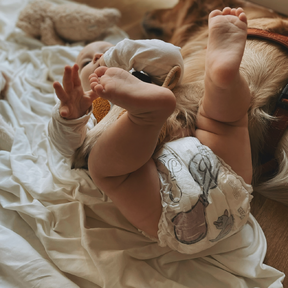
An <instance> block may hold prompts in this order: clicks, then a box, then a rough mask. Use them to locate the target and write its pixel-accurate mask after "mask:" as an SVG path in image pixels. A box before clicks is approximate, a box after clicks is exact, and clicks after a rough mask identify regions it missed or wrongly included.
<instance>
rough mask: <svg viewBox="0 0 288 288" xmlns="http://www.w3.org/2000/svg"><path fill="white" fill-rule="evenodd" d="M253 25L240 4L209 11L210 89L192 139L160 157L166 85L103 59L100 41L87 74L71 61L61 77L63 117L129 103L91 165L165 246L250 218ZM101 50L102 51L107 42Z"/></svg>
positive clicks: (167, 109) (190, 248)
mask: <svg viewBox="0 0 288 288" xmlns="http://www.w3.org/2000/svg"><path fill="white" fill-rule="evenodd" d="M246 30H247V19H246V15H245V14H244V12H243V10H242V9H241V8H238V9H231V8H228V7H227V8H225V9H223V11H219V10H215V11H213V12H211V13H210V15H209V39H208V46H207V56H206V74H205V80H204V84H205V94H204V98H203V99H202V102H201V105H200V107H199V112H198V115H197V122H196V128H197V129H196V132H195V135H193V136H195V137H185V138H182V139H179V140H176V141H174V142H171V143H167V144H166V145H165V146H164V148H163V149H162V150H161V151H158V152H157V153H156V154H155V147H156V144H157V140H158V136H159V133H160V130H161V128H162V126H163V124H164V123H165V121H166V119H167V118H168V117H169V115H170V114H171V113H172V112H173V111H174V109H175V105H176V99H175V96H174V94H173V93H172V92H171V91H170V90H169V89H167V88H164V87H161V86H157V85H153V84H149V83H144V82H142V81H140V80H139V79H137V78H135V77H134V76H132V75H131V74H130V73H128V72H127V71H125V70H123V69H120V68H113V67H112V68H108V67H105V66H102V65H104V64H105V57H104V58H103V57H102V55H101V54H102V53H100V54H99V55H98V56H97V55H95V56H93V55H94V54H95V53H93V50H94V48H93V46H91V58H92V59H93V62H92V63H93V64H94V65H95V66H96V67H91V70H89V69H90V68H89V69H88V68H85V67H86V66H84V65H85V59H84V60H81V61H80V60H79V59H82V57H81V53H80V55H79V56H78V58H77V63H78V60H79V64H78V65H79V66H80V69H82V70H81V72H80V78H79V76H78V65H74V66H73V67H72V68H70V67H66V68H65V73H64V78H63V86H64V89H63V88H62V87H61V85H60V83H55V84H54V88H55V90H56V94H57V96H58V98H59V99H60V100H61V106H60V110H59V111H60V114H61V116H62V117H64V118H67V119H76V118H78V117H83V115H85V114H86V112H87V110H89V109H90V106H91V103H92V101H93V100H94V99H95V98H97V97H102V98H104V99H107V100H109V101H111V102H112V103H114V104H115V105H118V106H120V107H123V108H125V109H126V110H127V112H126V113H124V114H123V115H122V116H121V117H120V118H119V119H118V120H117V121H115V123H113V124H111V125H110V126H109V127H108V128H107V130H105V132H103V134H102V135H101V136H100V137H99V139H98V140H97V142H96V143H95V144H94V146H93V148H92V150H91V152H90V155H89V158H88V170H89V173H90V175H91V177H92V179H93V181H94V183H95V184H96V186H97V187H99V188H100V189H101V190H102V191H103V192H104V193H105V194H106V195H108V197H109V198H110V199H111V200H112V201H113V202H114V203H115V205H116V206H117V207H118V209H119V210H120V211H121V212H122V214H123V215H124V216H125V217H126V218H127V219H128V220H129V221H130V222H131V223H132V224H133V225H134V226H135V227H136V228H138V229H139V230H140V231H142V232H143V234H144V235H146V236H147V237H149V238H151V239H153V240H156V241H158V243H159V245H161V246H166V245H168V246H169V247H171V248H172V249H175V250H178V251H180V252H182V253H195V252H199V251H200V250H203V249H206V248H208V247H210V246H212V245H214V244H213V243H214V242H216V241H219V240H220V239H222V238H224V237H228V236H230V235H232V234H233V233H235V232H237V231H239V229H240V228H241V227H242V226H243V225H244V224H245V223H246V221H247V217H248V214H249V209H250V206H249V203H250V200H251V196H250V193H251V192H252V188H251V186H250V185H249V184H250V183H251V179H252V161H251V151H250V140H249V133H248V116H247V111H248V108H249V105H250V91H249V88H248V85H247V83H246V81H245V80H244V78H243V77H242V75H241V73H240V70H239V67H240V64H241V60H242V56H243V52H244V47H245V42H246V35H247V31H246ZM92 45H93V44H92ZM84 49H86V48H84ZM87 49H88V48H87ZM89 49H90V48H89ZM97 49H98V51H99V50H101V49H102V52H103V53H104V52H105V51H106V49H109V45H108V44H107V43H103V46H102V48H101V49H99V46H98V47H97ZM94 52H95V50H94ZM100 52H101V51H100ZM82 54H83V53H82ZM92 54H93V55H92ZM104 55H105V54H104ZM147 57H148V56H147ZM81 63H84V64H81ZM88 65H89V64H88ZM88 65H87V66H88ZM86 69H87V72H86ZM148 74H149V73H148ZM81 83H82V86H81ZM82 87H83V88H82ZM82 89H83V90H84V91H86V92H85V93H84V96H83V90H82ZM69 121H73V120H69ZM208 147H209V148H210V149H209V148H208ZM216 155H217V156H216ZM230 167H231V168H232V169H231V168H230ZM181 181H182V182H181ZM183 181H184V182H183ZM183 183H184V184H183ZM213 223H214V226H215V227H214V226H213ZM217 229H220V230H221V231H220V233H219V231H218V230H217ZM192 244H194V245H192Z"/></svg>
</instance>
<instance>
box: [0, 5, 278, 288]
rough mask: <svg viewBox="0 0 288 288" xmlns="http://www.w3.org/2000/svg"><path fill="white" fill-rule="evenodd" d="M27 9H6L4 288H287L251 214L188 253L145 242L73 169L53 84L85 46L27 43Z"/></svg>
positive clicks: (1, 21) (2, 19) (1, 179)
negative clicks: (226, 234) (9, 140)
mask: <svg viewBox="0 0 288 288" xmlns="http://www.w3.org/2000/svg"><path fill="white" fill-rule="evenodd" d="M28 2H29V0H2V1H0V28H1V29H0V47H1V49H0V59H1V61H0V71H4V72H5V73H6V74H7V75H8V77H9V78H10V79H11V82H10V87H9V89H8V91H7V93H6V97H5V99H3V100H0V115H1V117H2V118H3V119H4V120H5V122H6V123H8V125H9V127H10V128H11V129H12V130H13V131H14V132H13V133H14V141H13V144H12V147H11V150H9V151H6V150H0V287H3V288H16V287H17V288H19V287H21V288H22V287H23V288H24V287H29V288H30V287H41V288H45V287H47V288H48V287H49V288H51V287H61V288H62V287H69V288H74V287H75V288H76V287H81V288H92V287H93V288H96V287H109V288H112V287H119V288H120V287H121V288H122V287H123V288H124V287H137V288H139V287H145V288H146V287H157V288H161V287H165V288H167V287H171V288H184V287H193V288H195V287H213V288H218V287H219V288H223V287H231V288H232V287H233V288H235V287H243V288H244V287H249V288H250V287H251V288H252V287H271V288H272V287H273V288H274V287H275V288H276V287H277V288H278V287H283V285H282V282H283V279H284V273H283V272H281V271H279V270H277V269H275V268H273V267H271V266H268V265H266V264H264V263H263V262H264V257H265V253H266V249H267V243H266V239H265V236H264V233H263V231H262V229H261V227H260V225H259V224H258V222H257V221H256V220H255V218H254V217H253V216H252V215H250V217H249V220H248V223H247V224H246V225H245V227H244V228H243V229H242V230H241V231H240V232H238V233H237V234H235V235H233V236H232V237H231V238H228V239H226V240H223V241H222V242H220V243H218V244H216V245H215V246H214V247H212V248H211V249H209V250H205V251H202V252H199V253H198V254H194V255H185V254H180V253H178V252H174V251H171V250H170V249H169V248H165V247H164V248H162V247H160V246H158V244H157V243H156V242H153V241H152V240H149V239H147V238H145V237H144V236H143V235H142V234H141V233H140V232H139V231H138V230H137V229H136V228H135V227H133V226H132V225H131V224H130V223H129V222H127V220H126V219H125V218H124V217H123V216H122V215H121V214H120V212H119V211H118V210H117V208H116V207H115V206H114V204H113V203H112V202H111V201H110V200H109V199H107V198H106V197H104V196H103V195H102V194H101V193H100V192H99V190H98V189H97V187H95V185H94V184H93V182H92V180H91V179H90V177H89V175H88V174H87V172H86V171H84V170H71V169H70V165H71V163H70V162H69V160H68V159H65V158H64V157H63V156H61V155H60V154H59V153H58V152H57V150H56V149H55V148H54V147H53V145H51V142H50V140H49V136H48V133H47V124H48V121H49V119H50V117H51V110H52V107H53V106H54V105H55V103H56V96H55V94H54V91H53V87H52V83H53V81H55V80H57V81H61V79H62V74H63V67H64V66H65V65H67V64H70V65H71V64H73V63H74V61H75V58H76V56H77V54H78V53H79V51H80V50H81V48H82V45H83V43H76V44H73V45H68V44H67V45H65V46H57V45H56V46H44V45H43V44H42V43H41V42H40V41H39V40H36V39H32V38H30V37H28V36H26V35H25V33H23V31H21V30H20V29H18V28H16V27H15V23H16V20H17V17H18V14H19V12H20V11H21V10H22V9H23V8H24V7H25V6H26V5H27V3H28ZM54 2H55V3H64V2H65V3H66V2H67V1H64V0H58V1H56V0H55V1H54ZM107 37H109V38H108V40H109V41H115V42H117V41H119V39H122V38H124V37H128V35H127V34H126V33H125V32H124V31H123V30H122V29H115V31H112V32H111V34H109V35H108V36H107ZM0 131H2V130H1V129H0ZM5 137H7V135H5V133H3V132H0V143H1V141H4V140H5Z"/></svg>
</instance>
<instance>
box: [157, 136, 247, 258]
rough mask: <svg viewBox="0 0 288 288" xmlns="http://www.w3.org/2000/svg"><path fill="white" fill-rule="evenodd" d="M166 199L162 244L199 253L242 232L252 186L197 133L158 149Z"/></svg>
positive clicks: (164, 199)
mask: <svg viewBox="0 0 288 288" xmlns="http://www.w3.org/2000/svg"><path fill="white" fill-rule="evenodd" d="M154 160H155V162H156V165H157V169H158V173H159V178H160V183H161V190H160V193H161V199H162V207H163V209H162V215H161V218H160V221H159V225H158V228H159V230H158V240H157V241H158V243H159V245H160V246H162V247H165V246H169V247H170V248H171V249H173V250H177V251H179V252H181V253H187V254H192V253H193V254H194V253H198V252H200V251H202V250H204V249H207V248H210V247H211V246H213V245H215V244H216V243H217V242H219V241H221V240H223V239H225V238H227V237H229V236H231V235H233V234H234V233H236V232H238V231H239V230H240V229H241V228H242V227H243V226H244V225H245V223H246V222H247V219H248V216H249V211H250V201H251V199H252V196H251V193H252V187H251V185H248V184H246V183H245V182H244V180H243V178H242V177H240V176H239V175H237V174H236V173H235V172H234V171H233V170H232V169H231V168H230V166H228V165H227V164H226V163H225V162H224V161H223V160H221V159H220V158H219V157H217V156H216V155H215V154H214V153H213V152H212V151H211V149H209V148H208V147H207V146H205V145H202V144H201V143H200V142H199V140H198V139H197V138H194V137H186V138H182V139H178V140H176V141H173V142H169V143H167V144H165V145H164V147H163V148H162V149H161V150H160V151H158V152H157V153H156V154H155V156H154Z"/></svg>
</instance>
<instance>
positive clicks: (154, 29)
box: [73, 0, 288, 205]
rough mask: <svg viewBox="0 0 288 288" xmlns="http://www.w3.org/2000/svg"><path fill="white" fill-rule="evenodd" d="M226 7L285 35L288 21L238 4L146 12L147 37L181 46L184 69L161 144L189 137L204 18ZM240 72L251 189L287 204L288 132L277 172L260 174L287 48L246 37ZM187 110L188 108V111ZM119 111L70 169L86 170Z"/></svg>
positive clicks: (190, 0)
mask: <svg viewBox="0 0 288 288" xmlns="http://www.w3.org/2000/svg"><path fill="white" fill-rule="evenodd" d="M226 6H230V7H243V8H244V10H245V12H246V15H247V17H248V26H249V27H250V28H259V29H263V30H267V31H270V32H274V33H278V34H282V35H288V19H287V18H285V17H284V16H283V17H282V16H280V15H278V14H276V13H274V12H273V11H271V10H268V9H265V8H261V7H259V6H256V5H253V4H249V3H248V2H244V1H238V0H213V1H211V0H206V1H205V0H203V1H200V0H179V2H178V4H177V5H176V6H175V7H174V8H171V9H162V10H155V11H152V12H149V13H148V14H146V15H145V17H144V19H143V28H144V31H145V34H146V37H147V38H159V39H162V40H164V41H167V42H171V43H172V44H174V45H178V46H180V47H181V48H182V55H183V58H184V64H185V71H184V77H183V80H182V83H181V84H180V85H178V86H176V87H175V88H174V89H173V92H174V94H175V96H176V99H177V107H176V109H175V111H174V113H173V114H172V115H171V116H170V117H169V118H168V120H167V123H166V125H165V128H164V129H165V133H164V137H163V138H164V140H163V141H162V142H161V143H159V145H161V144H163V143H164V142H167V141H171V140H173V139H176V138H178V137H181V135H179V133H178V131H179V127H182V128H183V127H184V128H186V130H187V131H188V132H190V133H191V134H192V133H193V130H194V128H195V125H194V124H195V116H196V113H197V109H198V106H199V101H200V99H201V98H202V96H203V92H204V85H203V79H204V73H205V53H206V45H207V39H208V15H209V13H210V12H211V11H212V10H214V9H223V8H224V7H226ZM241 70H242V73H243V75H244V77H245V78H246V80H247V82H248V83H249V87H250V90H251V95H252V101H251V108H250V110H249V121H250V122H249V123H250V124H249V128H250V137H251V147H252V157H253V167H254V179H253V186H254V190H255V191H258V192H259V193H261V194H262V195H265V196H266V197H269V198H272V199H274V200H277V201H280V202H282V203H285V204H287V205H288V191H287V188H286V187H287V185H288V156H287V155H288V132H287V133H285V134H284V136H283V137H282V139H281V141H280V142H279V145H278V147H277V149H276V159H277V160H278V163H279V171H278V172H277V173H276V175H273V177H272V178H271V177H270V178H269V179H268V180H267V178H266V179H263V177H260V176H261V168H260V154H261V151H262V150H263V146H264V144H265V141H266V140H265V137H266V134H267V128H268V126H269V124H270V122H271V121H274V120H275V119H273V117H272V116H271V114H272V112H273V110H274V108H275V105H276V102H277V99H278V96H279V93H280V91H281V90H282V89H283V88H284V87H285V85H286V84H287V83H288V49H285V48H283V47H282V46H281V45H279V44H277V43H274V42H272V41H270V40H263V39H260V38H255V37H248V39H247V44H246V48H245V53H244V56H243V61H242V64H241ZM187 107H188V108H187ZM121 111H122V109H121V108H119V107H115V106H114V108H113V109H112V110H111V111H110V113H108V114H107V116H106V117H105V118H104V119H103V120H101V121H100V122H99V123H98V124H97V125H96V126H95V128H94V129H93V130H91V131H89V132H88V134H87V136H86V139H85V141H84V144H83V145H82V146H81V147H80V148H79V149H78V150H77V151H76V153H75V157H74V160H73V167H75V168H80V167H86V168H87V157H88V155H89V152H90V150H91V148H92V146H93V144H94V143H95V141H97V138H98V137H99V136H100V135H101V133H102V132H103V131H104V130H105V129H106V128H107V127H108V126H109V125H110V124H111V123H112V122H114V121H116V120H117V118H118V116H119V114H120V113H121Z"/></svg>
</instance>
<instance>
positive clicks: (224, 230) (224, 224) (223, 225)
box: [210, 209, 234, 242]
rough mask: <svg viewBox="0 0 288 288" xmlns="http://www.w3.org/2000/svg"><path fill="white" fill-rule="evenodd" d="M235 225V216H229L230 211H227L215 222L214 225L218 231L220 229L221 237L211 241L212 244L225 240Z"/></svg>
mask: <svg viewBox="0 0 288 288" xmlns="http://www.w3.org/2000/svg"><path fill="white" fill-rule="evenodd" d="M233 224H234V217H233V215H230V216H228V210H227V209H225V211H224V214H223V215H222V216H220V217H218V220H217V221H215V222H214V225H215V226H216V228H217V229H220V230H221V231H220V233H219V235H218V236H217V237H216V238H215V239H212V240H210V241H211V242H217V241H219V240H221V239H222V238H224V237H225V236H226V235H228V234H229V232H230V231H231V229H232V227H233Z"/></svg>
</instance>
